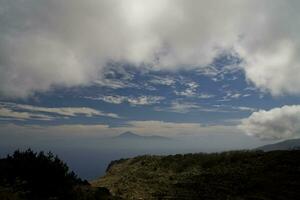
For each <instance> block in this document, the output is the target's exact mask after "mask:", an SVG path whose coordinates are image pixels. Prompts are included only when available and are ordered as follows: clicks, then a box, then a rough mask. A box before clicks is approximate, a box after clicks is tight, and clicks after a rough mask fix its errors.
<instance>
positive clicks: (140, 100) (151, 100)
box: [85, 95, 165, 106]
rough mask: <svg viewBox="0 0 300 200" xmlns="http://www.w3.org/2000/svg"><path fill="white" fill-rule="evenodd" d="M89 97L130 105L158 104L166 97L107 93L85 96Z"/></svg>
mask: <svg viewBox="0 0 300 200" xmlns="http://www.w3.org/2000/svg"><path fill="white" fill-rule="evenodd" d="M85 98H87V99H92V100H102V101H105V102H107V103H113V104H121V103H124V102H127V103H129V104H130V105H133V106H136V105H152V104H157V103H159V102H160V101H161V100H163V99H165V98H164V97H161V96H139V97H130V96H129V97H128V96H120V95H113V96H112V95H107V96H100V97H85Z"/></svg>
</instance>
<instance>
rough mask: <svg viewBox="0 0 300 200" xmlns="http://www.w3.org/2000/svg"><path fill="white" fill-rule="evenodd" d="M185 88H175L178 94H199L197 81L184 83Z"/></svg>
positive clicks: (189, 95)
mask: <svg viewBox="0 0 300 200" xmlns="http://www.w3.org/2000/svg"><path fill="white" fill-rule="evenodd" d="M183 84H184V85H185V87H186V88H185V89H184V90H183V91H177V90H175V91H174V93H175V94H176V95H178V96H186V97H195V96H196V95H197V88H198V87H199V85H198V84H197V83H196V82H187V83H183Z"/></svg>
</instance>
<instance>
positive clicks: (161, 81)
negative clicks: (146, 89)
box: [149, 76, 176, 86]
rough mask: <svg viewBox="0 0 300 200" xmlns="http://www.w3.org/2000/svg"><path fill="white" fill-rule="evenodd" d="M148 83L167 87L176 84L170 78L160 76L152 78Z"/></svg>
mask: <svg viewBox="0 0 300 200" xmlns="http://www.w3.org/2000/svg"><path fill="white" fill-rule="evenodd" d="M149 82H150V83H153V84H155V85H167V86H172V85H174V84H175V83H176V81H175V80H174V79H173V78H172V77H160V76H154V77H153V79H151V80H150V81H149Z"/></svg>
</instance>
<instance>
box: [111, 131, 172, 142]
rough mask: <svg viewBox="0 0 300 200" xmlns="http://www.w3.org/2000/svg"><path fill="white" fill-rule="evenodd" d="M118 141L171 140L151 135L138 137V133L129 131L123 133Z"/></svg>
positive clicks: (118, 137)
mask: <svg viewBox="0 0 300 200" xmlns="http://www.w3.org/2000/svg"><path fill="white" fill-rule="evenodd" d="M115 138H117V139H135V140H136V139H137V140H169V139H170V138H167V137H163V136H158V135H151V136H142V135H138V134H136V133H133V132H130V131H127V132H124V133H121V134H120V135H118V136H117V137H115Z"/></svg>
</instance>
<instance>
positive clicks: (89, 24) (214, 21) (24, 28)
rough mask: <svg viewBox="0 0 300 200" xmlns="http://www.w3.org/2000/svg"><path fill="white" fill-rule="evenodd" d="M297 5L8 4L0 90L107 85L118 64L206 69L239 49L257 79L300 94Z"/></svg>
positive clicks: (266, 86)
mask: <svg viewBox="0 0 300 200" xmlns="http://www.w3.org/2000/svg"><path fill="white" fill-rule="evenodd" d="M299 4H300V2H299V1H296V0H288V1H284V2H283V1H280V0H272V1H270V0H262V1H261V0H260V1H258V0H246V1H239V0H228V1H226V2H220V1H218V0H212V1H204V0H203V1H184V0H152V1H146V0H128V1H117V0H104V1H97V0H85V1H81V0H74V1H60V0H53V1H47V0H41V1H34V0H25V1H21V0H16V1H6V0H4V1H1V2H0V19H1V20H0V28H1V31H0V92H1V94H2V95H5V96H10V97H26V96H28V95H31V94H33V93H34V92H36V91H46V90H48V89H50V88H51V87H54V86H57V85H58V86H76V85H84V84H89V83H92V82H93V81H96V80H99V79H100V80H101V77H102V72H103V67H105V66H106V64H107V63H110V62H129V63H133V64H134V65H137V66H138V65H141V64H147V65H152V66H153V68H154V69H178V68H180V67H185V68H187V67H195V66H198V67H199V66H202V67H203V66H206V65H208V64H210V63H212V61H213V59H214V58H215V57H216V56H218V54H220V53H222V52H223V51H224V50H227V51H232V52H234V53H237V55H238V56H240V57H241V58H242V59H243V60H244V63H243V67H244V70H245V73H246V76H247V78H248V80H249V81H251V82H253V83H254V84H255V85H256V86H257V87H259V88H261V89H263V90H266V91H269V92H271V93H272V94H273V95H281V94H285V93H287V94H299V93H300V87H299V85H300V81H299V80H300V79H299V73H300V71H299V69H300V66H299V65H300V60H299V58H300V56H299V52H300V50H299V48H300V37H299V34H298V33H299V27H300V25H299V22H300V20H299V19H300V14H299V13H300V12H299V10H297V8H299V6H300V5H299Z"/></svg>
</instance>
